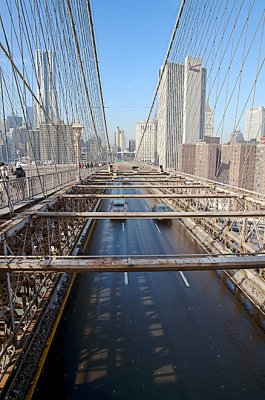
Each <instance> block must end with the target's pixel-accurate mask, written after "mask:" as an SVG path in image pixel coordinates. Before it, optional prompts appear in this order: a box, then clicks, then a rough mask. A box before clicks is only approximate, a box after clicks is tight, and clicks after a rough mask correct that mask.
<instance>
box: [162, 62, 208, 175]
mask: <svg viewBox="0 0 265 400" xmlns="http://www.w3.org/2000/svg"><path fill="white" fill-rule="evenodd" d="M205 87H206V69H205V68H202V60H201V59H200V58H194V57H190V56H189V57H186V58H185V62H184V64H175V63H167V65H166V67H165V71H164V74H163V77H162V80H161V85H160V90H159V98H158V107H157V121H158V126H157V153H158V161H159V164H160V165H163V166H164V167H165V168H177V164H178V146H179V144H181V143H184V144H194V143H196V141H197V140H198V139H203V135H204V120H205V91H206V89H205Z"/></svg>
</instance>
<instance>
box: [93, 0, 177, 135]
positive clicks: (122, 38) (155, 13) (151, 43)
mask: <svg viewBox="0 0 265 400" xmlns="http://www.w3.org/2000/svg"><path fill="white" fill-rule="evenodd" d="M180 4H181V1H180V0H111V1H110V0H92V1H91V6H92V12H93V19H94V28H95V35H96V42H97V50H98V57H99V67H100V72H101V79H102V86H103V94H104V100H105V105H106V107H109V108H107V109H106V116H107V122H108V129H109V135H110V140H111V142H113V133H114V130H115V128H116V126H119V127H120V128H122V129H124V130H125V134H126V137H127V139H129V138H132V137H134V136H135V125H136V122H137V121H138V120H141V119H145V118H146V116H147V113H148V107H150V105H151V101H152V97H153V94H154V90H155V87H156V84H157V78H158V70H159V68H160V66H161V64H162V63H163V61H164V58H165V55H166V51H167V48H168V45H169V41H170V38H171V34H172V31H173V27H174V24H175V21H176V18H177V15H178V11H179V7H180ZM134 107H139V108H134ZM141 107H142V108H141Z"/></svg>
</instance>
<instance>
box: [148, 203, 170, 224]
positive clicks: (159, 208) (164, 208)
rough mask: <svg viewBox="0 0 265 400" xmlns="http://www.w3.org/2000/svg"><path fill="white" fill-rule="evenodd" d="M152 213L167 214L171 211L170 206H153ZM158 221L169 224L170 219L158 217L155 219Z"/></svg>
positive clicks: (162, 204)
mask: <svg viewBox="0 0 265 400" xmlns="http://www.w3.org/2000/svg"><path fill="white" fill-rule="evenodd" d="M152 211H154V212H157V213H167V212H170V211H173V210H172V208H171V207H170V206H168V205H167V204H164V203H161V204H156V205H154V207H152ZM156 219H157V220H158V221H167V222H171V220H170V219H168V218H163V217H158V218H156Z"/></svg>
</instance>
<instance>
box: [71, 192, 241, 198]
mask: <svg viewBox="0 0 265 400" xmlns="http://www.w3.org/2000/svg"><path fill="white" fill-rule="evenodd" d="M239 197H240V198H243V196H238V195H236V194H227V193H219V194H175V193H174V194H164V193H159V194H142V193H139V194H94V193H91V194H66V195H64V196H63V198H69V199H71V198H76V199H82V198H89V199H95V198H99V199H155V198H159V199H169V198H170V199H198V198H200V199H234V198H239Z"/></svg>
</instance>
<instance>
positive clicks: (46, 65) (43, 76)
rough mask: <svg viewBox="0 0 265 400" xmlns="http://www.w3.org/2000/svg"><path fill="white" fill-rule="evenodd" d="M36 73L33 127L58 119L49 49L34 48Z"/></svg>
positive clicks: (52, 61)
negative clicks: (36, 100)
mask: <svg viewBox="0 0 265 400" xmlns="http://www.w3.org/2000/svg"><path fill="white" fill-rule="evenodd" d="M36 75H37V76H36V77H37V84H36V87H37V92H36V97H37V99H38V102H36V103H35V116H34V119H35V120H34V127H35V128H37V127H39V126H40V125H41V124H50V123H52V122H57V120H58V110H57V102H56V91H55V71H54V59H53V54H52V52H51V51H50V50H48V51H42V50H36Z"/></svg>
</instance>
